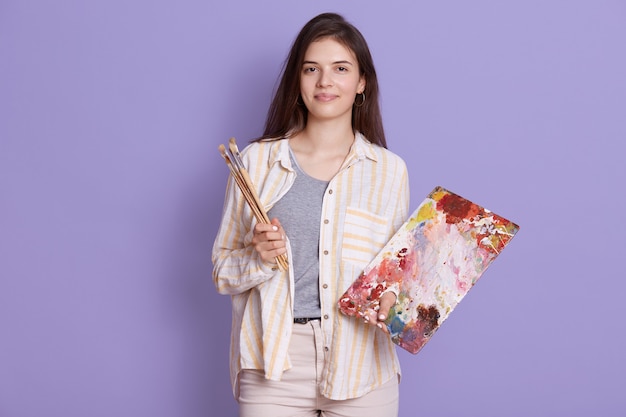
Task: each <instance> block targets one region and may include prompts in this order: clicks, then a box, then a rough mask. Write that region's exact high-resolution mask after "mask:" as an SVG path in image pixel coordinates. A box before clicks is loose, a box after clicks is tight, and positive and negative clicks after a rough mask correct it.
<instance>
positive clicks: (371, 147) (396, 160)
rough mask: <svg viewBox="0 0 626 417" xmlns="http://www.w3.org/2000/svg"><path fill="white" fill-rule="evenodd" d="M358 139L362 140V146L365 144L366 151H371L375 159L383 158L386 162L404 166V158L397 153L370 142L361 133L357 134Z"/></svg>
mask: <svg viewBox="0 0 626 417" xmlns="http://www.w3.org/2000/svg"><path fill="white" fill-rule="evenodd" d="M359 136H360V139H361V140H362V143H363V146H365V147H366V148H367V150H368V152H371V153H372V155H373V156H374V159H375V160H384V161H386V163H388V164H397V165H401V166H406V164H405V162H404V159H403V158H402V157H401V156H400V155H398V154H397V153H395V152H393V151H391V150H389V149H387V148H384V147H382V146H380V145H376V144H375V143H372V142H370V141H369V140H367V138H366V137H365V136H363V135H361V134H359Z"/></svg>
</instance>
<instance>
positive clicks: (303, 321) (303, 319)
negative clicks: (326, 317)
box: [293, 317, 322, 324]
mask: <svg viewBox="0 0 626 417" xmlns="http://www.w3.org/2000/svg"><path fill="white" fill-rule="evenodd" d="M321 319H322V318H321V317H301V318H297V319H293V322H294V323H298V324H307V323H308V322H310V321H312V320H321Z"/></svg>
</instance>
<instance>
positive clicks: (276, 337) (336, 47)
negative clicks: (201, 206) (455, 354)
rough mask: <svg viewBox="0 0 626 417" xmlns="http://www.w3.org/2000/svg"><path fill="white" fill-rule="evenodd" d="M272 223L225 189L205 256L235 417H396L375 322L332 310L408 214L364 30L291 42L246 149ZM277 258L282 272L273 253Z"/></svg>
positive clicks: (391, 375)
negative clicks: (222, 322) (225, 338)
mask: <svg viewBox="0 0 626 417" xmlns="http://www.w3.org/2000/svg"><path fill="white" fill-rule="evenodd" d="M242 155H243V160H244V163H245V165H246V166H247V167H248V170H249V172H250V175H251V178H252V181H253V183H254V184H255V185H256V187H257V189H258V191H259V195H260V199H261V201H262V203H263V204H264V205H265V207H266V209H267V210H268V213H269V215H270V218H271V219H272V224H270V225H264V224H259V223H257V222H256V221H255V219H254V216H253V214H252V212H251V210H250V209H249V207H248V206H247V205H246V203H245V200H244V198H243V196H242V195H241V193H240V192H239V190H238V189H237V187H236V185H235V184H234V183H233V182H232V181H230V182H229V184H228V187H227V192H226V200H225V206H224V214H223V219H222V223H221V226H220V229H219V232H218V235H217V238H216V240H215V245H214V248H213V264H214V270H213V278H214V281H215V285H216V287H217V290H218V291H219V292H220V293H222V294H229V295H231V296H232V335H231V363H230V367H231V379H232V383H233V391H234V395H235V397H236V399H237V400H238V402H239V405H240V416H254V417H259V416H271V417H280V416H289V417H292V416H319V415H322V416H359V417H366V416H372V417H374V416H375V417H385V416H397V413H398V381H399V375H400V368H399V363H398V359H397V357H396V353H395V348H394V345H393V344H392V342H391V341H390V338H389V335H388V334H387V333H386V327H385V326H383V325H382V321H384V319H385V315H386V314H387V313H388V311H389V308H390V307H391V306H392V305H393V303H394V302H395V295H394V294H393V293H392V292H389V293H387V294H385V295H384V297H383V300H382V302H381V309H380V311H379V315H378V316H376V315H375V314H372V316H371V317H365V319H355V318H353V317H347V316H345V315H343V314H341V313H340V312H339V310H338V307H337V301H338V300H339V298H340V296H341V295H342V294H343V293H344V291H345V290H346V289H347V288H348V286H350V284H351V283H352V282H353V281H354V280H355V279H356V278H357V277H358V275H359V274H360V272H361V271H362V270H363V268H364V267H365V266H366V265H367V264H368V263H369V262H370V261H371V260H372V259H373V258H374V257H375V255H376V254H377V253H378V252H379V251H380V249H381V248H382V247H383V246H384V245H385V243H386V242H387V241H388V240H389V239H390V238H391V236H392V235H393V234H394V232H395V231H396V230H397V229H398V228H399V227H400V225H401V224H402V223H403V222H404V221H405V220H406V217H407V216H408V203H409V189H408V176H407V171H406V166H405V164H404V162H403V161H402V160H401V159H400V158H399V157H398V156H396V155H394V154H393V153H391V152H390V151H388V150H387V149H386V141H385V134H384V131H383V125H382V119H381V114H380V108H379V103H378V82H377V79H376V71H375V69H374V65H373V61H372V58H371V55H370V52H369V49H368V47H367V43H366V42H365V39H364V38H363V36H362V35H361V33H360V32H359V31H358V30H357V29H356V28H355V27H354V26H352V25H351V24H350V23H348V22H346V21H345V20H344V19H343V17H341V16H339V15H337V14H332V13H325V14H321V15H319V16H317V17H315V18H313V19H312V20H311V21H309V22H308V23H307V24H306V25H305V26H304V27H303V28H302V30H301V32H300V33H299V35H298V37H297V38H296V40H295V42H294V44H293V46H292V48H291V51H290V53H289V57H288V59H287V61H286V64H285V67H284V70H283V73H282V78H281V81H280V84H279V87H278V89H277V91H276V95H275V97H274V100H273V102H272V104H271V106H270V109H269V112H268V117H267V122H266V127H265V133H264V135H263V137H261V138H260V139H258V140H256V141H254V142H253V143H252V144H251V145H249V146H248V147H247V148H246V149H245V150H244V151H243V152H242ZM283 254H286V255H287V258H288V260H289V269H288V270H281V269H280V268H279V267H278V265H277V263H276V257H277V256H279V255H283Z"/></svg>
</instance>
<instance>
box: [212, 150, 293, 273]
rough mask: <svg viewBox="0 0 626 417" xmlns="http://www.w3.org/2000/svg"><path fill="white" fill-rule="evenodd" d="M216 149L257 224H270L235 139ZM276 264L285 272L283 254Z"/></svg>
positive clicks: (285, 261) (287, 265) (286, 263)
mask: <svg viewBox="0 0 626 417" xmlns="http://www.w3.org/2000/svg"><path fill="white" fill-rule="evenodd" d="M218 149H219V151H220V154H221V155H222V158H224V161H226V165H227V166H228V169H229V170H230V173H231V175H232V176H233V178H234V180H235V183H236V184H237V186H238V187H239V190H240V191H241V193H242V194H243V196H244V198H245V199H246V202H247V203H248V205H249V206H250V208H251V210H252V213H253V214H254V217H255V218H256V219H257V221H258V222H259V223H263V224H271V222H270V219H269V216H268V215H267V212H266V211H265V209H264V208H263V205H262V204H261V199H260V198H259V195H258V193H257V191H256V188H255V187H254V183H253V182H252V179H251V178H250V175H249V174H248V170H247V169H246V167H245V166H244V164H243V161H242V160H241V154H240V153H239V148H238V147H237V143H236V141H235V138H230V140H229V141H228V149H227V148H226V146H224V145H219V146H218ZM276 262H277V263H278V267H279V268H280V270H281V271H286V270H287V269H288V268H289V263H288V262H287V257H286V256H285V255H284V254H283V255H279V256H277V257H276Z"/></svg>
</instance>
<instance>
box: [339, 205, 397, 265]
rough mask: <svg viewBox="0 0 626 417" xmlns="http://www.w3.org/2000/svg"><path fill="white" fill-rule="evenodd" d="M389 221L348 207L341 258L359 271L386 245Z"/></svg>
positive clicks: (365, 211)
mask: <svg viewBox="0 0 626 417" xmlns="http://www.w3.org/2000/svg"><path fill="white" fill-rule="evenodd" d="M388 228H389V220H388V218H387V217H383V216H379V215H378V214H375V213H372V212H370V211H367V210H363V209H359V208H355V207H348V208H347V209H346V220H345V226H344V234H343V245H342V248H341V258H342V260H343V261H344V262H347V263H350V264H353V265H356V266H358V267H359V268H360V269H361V270H362V269H363V268H365V267H366V266H367V264H368V263H370V262H371V261H372V259H374V257H375V256H376V255H377V254H378V252H380V250H381V249H382V248H383V247H384V246H385V244H386V243H387V240H388V238H387V233H388Z"/></svg>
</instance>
